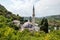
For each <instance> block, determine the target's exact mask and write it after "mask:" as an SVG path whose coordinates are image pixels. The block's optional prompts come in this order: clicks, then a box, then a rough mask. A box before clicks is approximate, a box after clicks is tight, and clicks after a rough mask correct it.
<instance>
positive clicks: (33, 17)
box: [32, 6, 35, 26]
mask: <svg viewBox="0 0 60 40" xmlns="http://www.w3.org/2000/svg"><path fill="white" fill-rule="evenodd" d="M32 24H33V26H34V25H35V9H34V6H33V14H32Z"/></svg>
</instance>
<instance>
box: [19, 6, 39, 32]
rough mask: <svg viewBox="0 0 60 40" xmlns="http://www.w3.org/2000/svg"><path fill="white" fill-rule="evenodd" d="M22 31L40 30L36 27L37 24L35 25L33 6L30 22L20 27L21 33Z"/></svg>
mask: <svg viewBox="0 0 60 40" xmlns="http://www.w3.org/2000/svg"><path fill="white" fill-rule="evenodd" d="M24 29H28V30H29V31H39V30H40V28H39V27H38V24H37V23H35V8H34V6H33V13H32V20H28V21H27V22H25V23H24V24H23V25H22V26H21V29H20V30H21V31H23V30H24Z"/></svg>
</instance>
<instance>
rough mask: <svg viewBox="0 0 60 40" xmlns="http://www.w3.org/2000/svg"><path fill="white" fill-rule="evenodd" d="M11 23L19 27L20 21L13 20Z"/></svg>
mask: <svg viewBox="0 0 60 40" xmlns="http://www.w3.org/2000/svg"><path fill="white" fill-rule="evenodd" d="M12 23H13V24H14V25H16V26H17V27H20V21H19V20H13V21H12Z"/></svg>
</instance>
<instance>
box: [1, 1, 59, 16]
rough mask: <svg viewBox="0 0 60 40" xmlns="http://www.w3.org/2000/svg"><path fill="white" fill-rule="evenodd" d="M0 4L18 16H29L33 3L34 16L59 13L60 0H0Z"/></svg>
mask: <svg viewBox="0 0 60 40" xmlns="http://www.w3.org/2000/svg"><path fill="white" fill-rule="evenodd" d="M0 4H2V5H3V6H5V8H6V9H7V10H9V11H11V12H12V13H14V14H19V15H20V16H31V15H32V11H33V10H32V9H33V5H34V7H35V14H36V17H43V16H49V15H57V14H60V0H0Z"/></svg>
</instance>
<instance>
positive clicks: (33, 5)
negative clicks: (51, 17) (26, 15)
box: [33, 5, 35, 16]
mask: <svg viewBox="0 0 60 40" xmlns="http://www.w3.org/2000/svg"><path fill="white" fill-rule="evenodd" d="M33 16H35V9H34V5H33Z"/></svg>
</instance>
